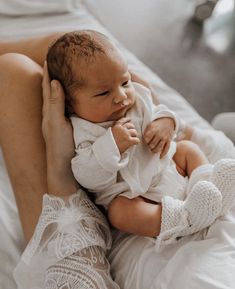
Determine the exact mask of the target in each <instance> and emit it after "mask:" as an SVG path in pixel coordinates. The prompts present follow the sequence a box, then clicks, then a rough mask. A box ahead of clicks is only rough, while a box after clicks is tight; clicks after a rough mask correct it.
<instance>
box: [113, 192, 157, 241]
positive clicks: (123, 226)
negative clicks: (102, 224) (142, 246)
mask: <svg viewBox="0 0 235 289" xmlns="http://www.w3.org/2000/svg"><path fill="white" fill-rule="evenodd" d="M161 211H162V208H161V205H160V204H157V203H153V202H151V201H148V200H147V199H144V198H142V197H137V198H134V199H128V198H126V197H122V196H118V197H116V198H115V199H113V200H112V202H111V203H110V205H109V208H108V218H109V221H110V223H111V224H112V225H113V226H114V227H115V228H117V229H119V230H121V231H124V232H129V233H132V234H136V235H141V236H148V237H155V236H157V235H158V234H159V232H160V227H161Z"/></svg>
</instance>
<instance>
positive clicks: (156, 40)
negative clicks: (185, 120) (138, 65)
mask: <svg viewBox="0 0 235 289" xmlns="http://www.w3.org/2000/svg"><path fill="white" fill-rule="evenodd" d="M97 1H98V2H99V3H100V5H99V6H100V9H99V8H98V9H97V6H98V5H96V10H95V13H94V10H93V14H96V17H97V18H98V19H99V20H100V21H101V22H102V23H103V24H104V25H105V26H107V27H108V28H109V30H110V31H111V32H112V33H113V34H114V35H115V36H116V37H117V38H118V39H119V40H121V42H122V43H123V44H124V45H125V46H126V47H127V48H128V49H130V50H131V51H132V52H134V54H136V55H137V57H138V58H140V59H141V60H142V61H143V62H144V63H145V64H147V65H148V66H149V67H150V68H151V69H152V70H153V71H155V72H156V73H157V74H158V75H159V76H160V77H161V78H162V79H163V80H164V81H165V82H166V83H167V84H169V85H170V86H171V87H173V88H174V89H176V90H177V91H178V92H180V93H181V94H182V95H183V96H184V97H185V98H186V99H187V100H188V101H189V102H190V103H191V104H192V105H193V106H194V107H195V108H196V109H197V111H198V112H199V113H200V114H201V115H202V116H203V117H204V118H205V119H207V120H208V121H211V120H212V119H213V117H214V116H215V115H216V114H217V113H221V112H230V111H235V9H234V0H219V1H217V0H210V1H203V0H177V1H172V0H157V1H156V0H146V1H143V0H119V1H106V0H97ZM86 2H87V6H88V7H89V5H90V7H91V8H92V5H93V2H94V1H89V0H86ZM125 31H126V33H125Z"/></svg>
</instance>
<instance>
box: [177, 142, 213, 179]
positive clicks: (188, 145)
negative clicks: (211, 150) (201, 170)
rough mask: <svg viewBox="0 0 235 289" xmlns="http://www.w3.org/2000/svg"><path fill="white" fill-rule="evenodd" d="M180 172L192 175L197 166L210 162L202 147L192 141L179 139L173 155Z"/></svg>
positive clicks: (184, 174)
mask: <svg viewBox="0 0 235 289" xmlns="http://www.w3.org/2000/svg"><path fill="white" fill-rule="evenodd" d="M173 160H174V161H175V163H176V168H177V170H178V172H179V173H180V174H181V175H183V176H188V177H190V176H191V174H192V172H193V170H195V169H196V168H197V167H199V166H202V165H205V164H208V163H209V162H208V160H207V158H206V156H205V154H204V153H203V152H202V151H201V149H200V148H199V147H198V146H197V145H196V144H195V143H193V142H191V141H186V140H183V141H179V142H178V143H177V146H176V153H175V155H174V157H173Z"/></svg>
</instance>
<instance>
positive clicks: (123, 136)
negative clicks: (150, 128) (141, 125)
mask: <svg viewBox="0 0 235 289" xmlns="http://www.w3.org/2000/svg"><path fill="white" fill-rule="evenodd" d="M112 133H113V137H114V139H115V142H116V144H117V146H118V149H119V152H120V154H122V153H123V152H125V151H126V150H127V149H128V148H129V147H131V146H133V145H136V144H138V143H139V142H140V139H139V138H138V137H137V131H136V129H135V126H134V124H133V123H131V120H130V118H127V117H123V118H121V119H119V120H118V121H116V122H115V123H114V125H113V127H112Z"/></svg>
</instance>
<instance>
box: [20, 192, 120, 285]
mask: <svg viewBox="0 0 235 289" xmlns="http://www.w3.org/2000/svg"><path fill="white" fill-rule="evenodd" d="M110 247H111V233H110V229H109V225H108V223H107V221H106V220H105V218H104V216H103V215H102V214H101V213H100V211H99V210H98V209H97V208H96V206H95V205H94V204H93V203H92V202H91V201H90V199H89V198H88V197H87V196H86V194H85V193H84V192H83V191H82V190H79V191H78V192H77V193H75V194H73V195H71V196H70V197H67V198H66V199H65V198H64V199H62V198H59V197H54V196H51V195H45V196H44V198H43V208H42V213H41V216H40V218H39V222H38V225H37V227H36V229H35V233H34V235H33V237H32V239H31V241H30V242H29V244H28V246H27V247H26V249H25V251H24V253H23V255H22V258H21V260H20V262H19V264H18V265H17V267H16V269H15V271H14V277H15V280H16V283H17V286H18V287H17V288H18V289H77V288H79V289H88V288H89V289H118V288H119V286H118V285H117V284H116V283H115V282H114V281H113V280H112V278H111V275H110V266H109V263H108V261H107V259H106V257H105V254H106V251H107V250H108V249H110Z"/></svg>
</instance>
